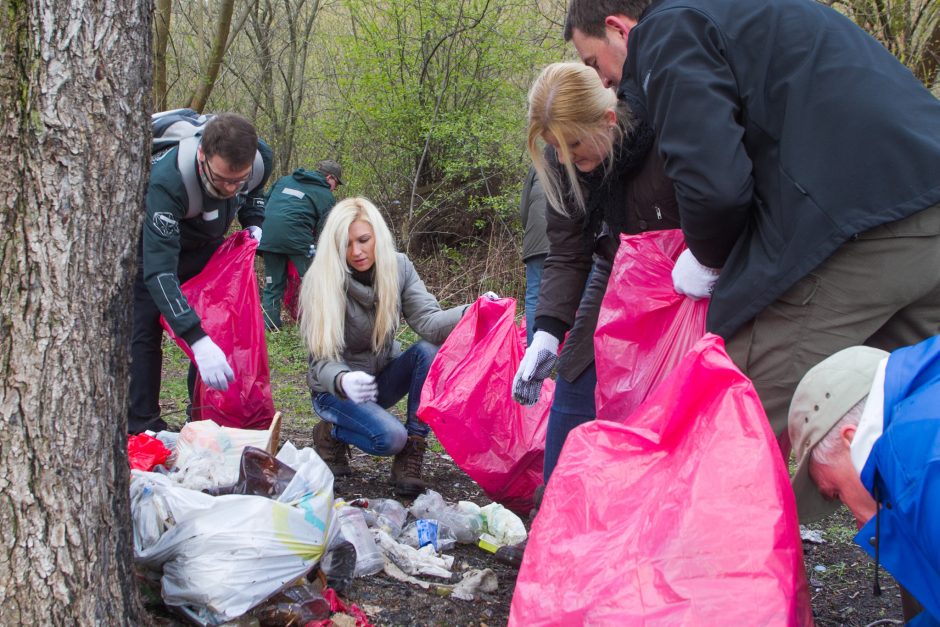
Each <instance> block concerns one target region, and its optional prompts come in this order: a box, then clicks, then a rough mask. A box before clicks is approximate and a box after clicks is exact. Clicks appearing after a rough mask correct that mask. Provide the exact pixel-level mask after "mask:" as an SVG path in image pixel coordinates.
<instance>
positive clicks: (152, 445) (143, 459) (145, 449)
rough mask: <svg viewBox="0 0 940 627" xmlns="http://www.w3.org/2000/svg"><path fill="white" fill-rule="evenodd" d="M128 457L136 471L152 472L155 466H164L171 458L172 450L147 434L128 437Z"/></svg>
mask: <svg viewBox="0 0 940 627" xmlns="http://www.w3.org/2000/svg"><path fill="white" fill-rule="evenodd" d="M127 457H128V459H129V460H130V464H131V468H133V469H135V470H152V469H153V467H154V466H159V465H162V464H164V463H165V462H166V460H167V459H169V457H170V449H168V448H167V447H166V446H164V445H163V442H161V441H160V440H158V439H157V438H155V437H152V436H149V435H147V434H146V433H141V434H139V435H132V436H128V438H127Z"/></svg>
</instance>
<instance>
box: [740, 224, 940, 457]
mask: <svg viewBox="0 0 940 627" xmlns="http://www.w3.org/2000/svg"><path fill="white" fill-rule="evenodd" d="M938 268H940V205H935V206H934V207H932V208H930V209H925V210H923V211H921V212H919V213H916V214H914V215H913V216H910V217H908V218H905V219H903V220H898V221H897V222H891V223H888V224H884V225H882V226H879V227H876V228H874V229H871V230H869V231H865V232H864V233H860V234H859V235H858V238H857V239H852V240H849V241H848V242H846V243H845V244H843V245H842V246H841V247H840V248H839V249H838V250H836V252H835V253H833V254H832V256H831V257H829V259H827V260H826V261H824V262H823V263H822V264H820V265H819V266H818V267H817V268H815V269H814V270H813V271H812V272H810V273H809V274H808V275H806V276H805V277H803V278H802V279H800V281H798V282H797V283H796V285H794V286H793V287H792V288H791V289H790V290H788V291H787V292H786V293H784V295H783V296H781V297H780V298H779V299H777V300H776V301H774V302H773V303H772V304H770V305H769V306H768V307H767V308H766V309H764V311H762V312H760V313H759V314H758V315H757V316H755V317H754V319H753V320H751V321H750V322H748V323H747V324H746V325H744V326H743V327H742V328H741V329H740V330H739V331H738V332H737V333H735V334H734V336H732V337H731V338H729V339H728V341H727V342H726V344H725V347H726V350H727V352H728V355H729V356H730V357H731V359H732V360H734V363H735V364H736V365H737V366H738V367H739V368H740V369H741V370H742V372H744V374H746V375H747V376H748V377H750V378H751V380H752V381H753V382H754V387H755V389H756V390H757V394H758V396H760V399H761V403H762V404H763V406H764V411H765V412H766V413H767V418H768V419H769V420H770V425H771V427H772V428H773V430H774V433H776V435H777V439H778V442H779V443H780V445H781V447H780V448H781V452H782V453H783V454H784V457H786V456H788V455H789V451H790V442H789V438H788V437H787V412H788V410H789V407H790V400H791V399H792V397H793V392H794V390H795V389H796V386H797V384H798V383H799V382H800V379H802V378H803V375H804V374H805V373H806V371H807V370H809V369H810V368H812V367H813V366H814V365H816V364H817V363H819V362H820V361H822V360H823V359H825V358H827V357H829V356H830V355H832V354H833V353H836V352H838V351H840V350H842V349H843V348H848V347H849V346H856V345H860V344H865V345H867V346H873V347H875V348H880V349H883V350H886V351H891V350H894V349H896V348H900V347H902V346H908V345H911V344H916V343H917V342H920V341H922V340H925V339H927V338H929V337H932V336H934V335H937V334H938V333H940V272H938V270H937V269H938Z"/></svg>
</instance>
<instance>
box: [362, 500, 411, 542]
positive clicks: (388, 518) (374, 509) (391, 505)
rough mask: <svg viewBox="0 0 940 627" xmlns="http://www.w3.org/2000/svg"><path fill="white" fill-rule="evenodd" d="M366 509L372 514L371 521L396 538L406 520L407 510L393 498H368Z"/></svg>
mask: <svg viewBox="0 0 940 627" xmlns="http://www.w3.org/2000/svg"><path fill="white" fill-rule="evenodd" d="M368 511H369V512H370V513H372V514H373V516H374V517H375V521H374V522H373V523H371V526H374V527H376V528H378V529H381V530H382V531H384V532H385V533H387V534H388V535H390V536H392V538H397V537H398V536H399V535H400V534H401V530H402V529H403V528H404V526H405V521H406V520H408V510H407V509H405V506H404V505H402V504H401V503H399V502H398V501H396V500H395V499H369V507H368Z"/></svg>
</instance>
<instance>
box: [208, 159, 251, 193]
mask: <svg viewBox="0 0 940 627" xmlns="http://www.w3.org/2000/svg"><path fill="white" fill-rule="evenodd" d="M202 165H203V166H204V167H205V168H206V174H208V175H209V180H210V181H212V184H213V185H229V186H232V187H236V186H237V187H241V186H242V185H244V184H245V183H246V182H248V179H250V178H251V172H248V174H247V175H245V176H243V177H241V178H239V179H229V178H225V177H224V176H219V175H218V174H216V173H215V172H213V171H212V166H210V165H209V159H208V157H207V158H204V159H203V160H202Z"/></svg>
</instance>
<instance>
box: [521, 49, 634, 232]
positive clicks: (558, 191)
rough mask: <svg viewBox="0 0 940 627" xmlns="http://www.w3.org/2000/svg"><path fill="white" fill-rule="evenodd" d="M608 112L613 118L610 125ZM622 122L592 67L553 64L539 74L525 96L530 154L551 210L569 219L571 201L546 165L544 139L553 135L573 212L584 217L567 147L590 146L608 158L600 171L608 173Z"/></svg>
mask: <svg viewBox="0 0 940 627" xmlns="http://www.w3.org/2000/svg"><path fill="white" fill-rule="evenodd" d="M611 112H614V114H615V115H616V116H617V117H616V119H617V123H616V124H613V125H611V122H610V113H611ZM626 117H628V116H627V115H626V113H625V110H623V109H621V108H620V107H618V104H617V96H616V95H615V94H614V92H613V90H610V89H607V88H606V87H604V84H603V83H602V82H601V79H600V78H599V77H598V76H597V72H595V71H594V70H593V69H591V68H590V67H588V66H586V65H583V64H581V63H552V64H551V65H549V66H547V67H545V69H543V70H542V72H541V73H540V74H539V75H538V78H536V79H535V82H534V83H533V84H532V88H531V89H530V90H529V129H528V149H529V156H530V157H531V158H532V163H533V165H535V169H536V171H538V174H539V178H541V179H542V184H543V187H544V188H545V194H546V196H547V197H548V202H549V205H550V206H552V207H554V208H555V209H556V210H557V211H559V212H561V213H563V214H565V215H568V214H569V205H570V204H571V201H566V199H565V194H564V192H563V191H562V185H561V181H559V180H558V174H557V172H556V169H555V168H553V167H549V165H548V164H547V163H546V161H545V154H544V151H545V134H546V133H551V134H552V135H554V136H555V139H556V140H557V141H558V143H559V147H558V150H557V151H556V154H557V156H558V161H559V162H560V163H563V164H564V169H565V172H566V173H567V179H568V183H569V185H568V187H569V189H570V195H571V196H572V197H573V199H572V200H573V201H574V209H575V210H577V211H584V194H583V192H582V190H581V184H580V183H579V181H578V172H577V170H576V169H575V167H574V165H573V164H572V163H571V152H570V150H569V148H568V144H569V143H571V142H572V141H575V140H577V141H581V142H587V143H592V144H594V146H595V147H598V148H599V149H602V150H603V151H604V153H605V154H606V155H607V157H606V158H605V160H604V167H605V168H607V169H609V168H610V166H611V163H612V162H613V158H614V145H615V143H616V141H617V140H619V139H620V138H622V136H623V134H624V132H625V131H626V130H627V129H625V123H624V121H623V119H622V118H626ZM612 131H613V132H612Z"/></svg>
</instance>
